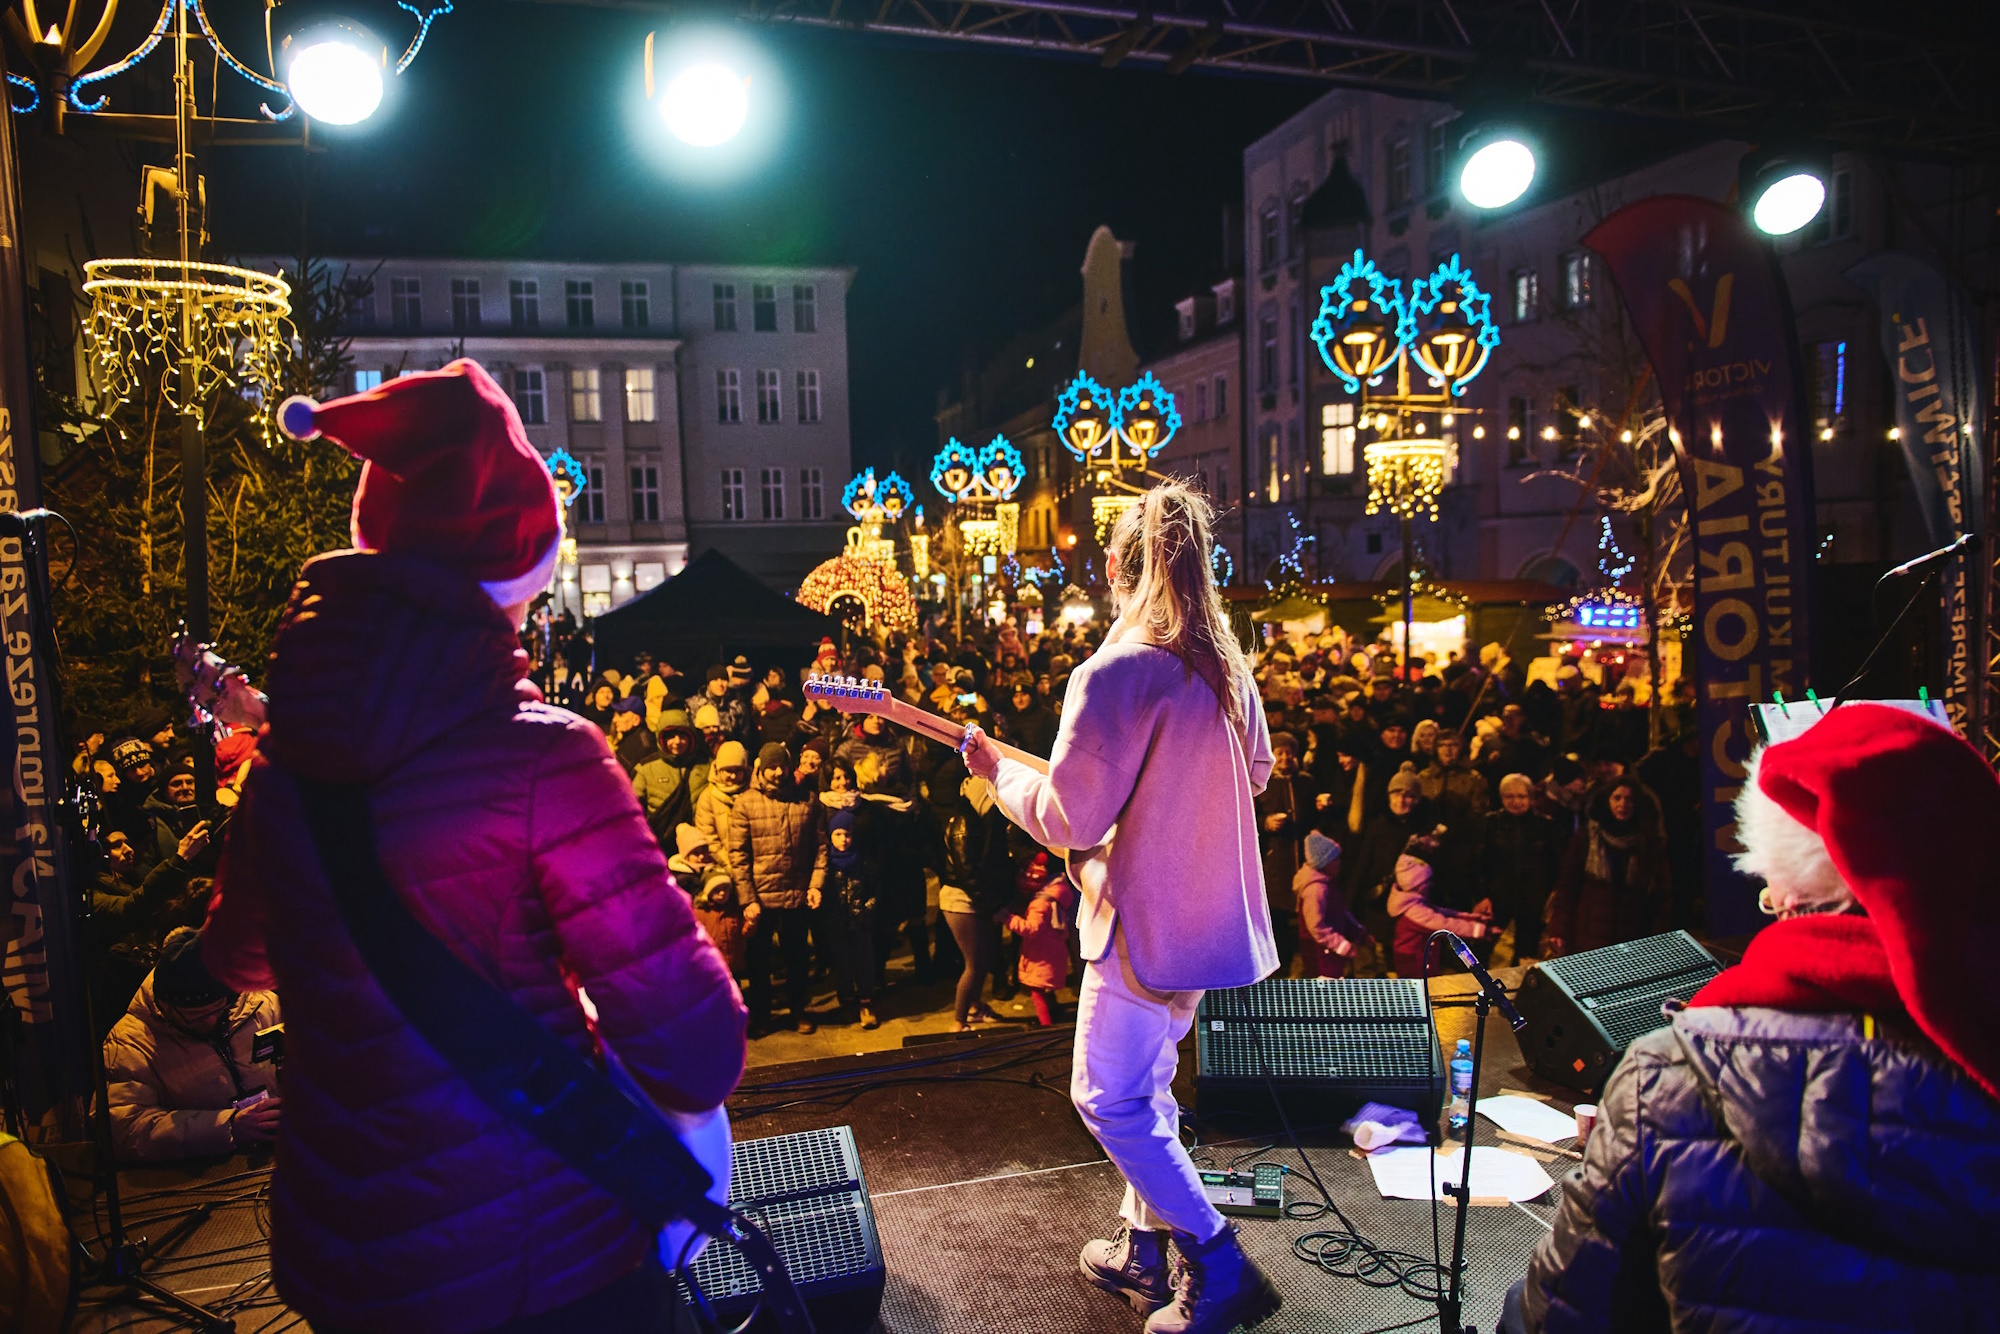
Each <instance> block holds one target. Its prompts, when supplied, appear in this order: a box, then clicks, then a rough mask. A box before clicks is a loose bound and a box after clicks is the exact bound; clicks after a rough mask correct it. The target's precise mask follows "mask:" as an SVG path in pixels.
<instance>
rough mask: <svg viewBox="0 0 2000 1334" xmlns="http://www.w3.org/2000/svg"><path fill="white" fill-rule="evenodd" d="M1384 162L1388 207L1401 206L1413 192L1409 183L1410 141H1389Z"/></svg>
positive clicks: (1408, 199) (1406, 202) (1408, 200)
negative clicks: (1387, 177) (1386, 172)
mask: <svg viewBox="0 0 2000 1334" xmlns="http://www.w3.org/2000/svg"><path fill="white" fill-rule="evenodd" d="M1384 163H1385V165H1386V167H1387V169H1388V173H1389V207H1390V208H1402V207H1403V206H1404V205H1406V204H1408V203H1409V202H1410V196H1411V194H1412V193H1413V191H1412V189H1411V185H1410V141H1409V140H1408V139H1395V140H1392V141H1390V144H1389V151H1388V153H1387V154H1386V155H1385V157H1384Z"/></svg>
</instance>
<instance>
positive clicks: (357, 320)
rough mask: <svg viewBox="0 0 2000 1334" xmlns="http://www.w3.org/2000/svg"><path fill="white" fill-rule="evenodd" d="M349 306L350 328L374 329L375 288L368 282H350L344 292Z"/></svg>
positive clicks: (347, 306) (348, 324) (343, 295)
mask: <svg viewBox="0 0 2000 1334" xmlns="http://www.w3.org/2000/svg"><path fill="white" fill-rule="evenodd" d="M342 297H343V298H344V300H345V302H346V308H347V327H348V328H349V329H372V328H374V327H375V289H374V287H373V286H371V285H370V284H368V283H350V284H347V285H346V290H345V291H344V292H343V293H342Z"/></svg>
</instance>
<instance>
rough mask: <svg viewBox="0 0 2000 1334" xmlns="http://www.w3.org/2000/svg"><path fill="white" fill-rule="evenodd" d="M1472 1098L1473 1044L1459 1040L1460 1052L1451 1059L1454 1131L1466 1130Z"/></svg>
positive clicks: (1452, 1125) (1456, 1052)
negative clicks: (1467, 1115)
mask: <svg viewBox="0 0 2000 1334" xmlns="http://www.w3.org/2000/svg"><path fill="white" fill-rule="evenodd" d="M1471 1097H1472V1044H1471V1043H1470V1042H1467V1041H1466V1040H1465V1039H1464V1038H1460V1039H1459V1040H1458V1050H1457V1051H1455V1052H1453V1053H1452V1057H1451V1128H1452V1130H1453V1131H1460V1130H1463V1129H1465V1120H1466V1114H1467V1113H1468V1112H1469V1111H1471V1102H1470V1099H1471Z"/></svg>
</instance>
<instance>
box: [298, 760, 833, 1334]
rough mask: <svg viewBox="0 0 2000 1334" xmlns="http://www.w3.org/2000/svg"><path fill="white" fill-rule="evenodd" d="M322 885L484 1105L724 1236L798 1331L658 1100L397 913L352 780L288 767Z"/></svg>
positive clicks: (641, 1199) (587, 1167) (654, 1214)
mask: <svg viewBox="0 0 2000 1334" xmlns="http://www.w3.org/2000/svg"><path fill="white" fill-rule="evenodd" d="M291 779H292V783H293V785H294V786H295V787H296V788H297V789H298V793H299V804H300V808H301V810H302V811H303V812H304V814H305V821H306V827H307V828H308V829H309V830H311V831H312V839H313V846H314V847H315V848H316V849H317V850H318V852H319V857H320V862H321V864H322V865H323V866H324V867H325V868H326V876H327V884H328V885H329V886H330V887H331V889H332V890H333V897H334V902H335V903H337V904H338V905H339V907H340V915H341V920H342V921H343V922H344V923H345V924H346V926H347V934H348V936H349V937H350V938H351V939H352V940H353V942H354V948H355V950H356V951H357V952H358V953H359V954H360V955H361V959H362V962H363V963H365V964H367V965H368V971H369V972H370V973H372V974H373V975H374V977H375V981H376V983H377V984H378V985H379V986H380V987H381V988H382V992H383V994H384V995H386V996H387V997H388V998H389V1002H390V1004H392V1005H394V1006H395V1007H396V1009H397V1010H398V1011H400V1012H401V1013H402V1015H403V1017H404V1018H405V1019H407V1020H408V1021H409V1023H410V1026H411V1027H412V1028H414V1029H416V1030H417V1033H418V1035H419V1036H420V1037H422V1038H423V1040H424V1041H425V1042H427V1043H429V1044H430V1045H431V1047H432V1048H433V1049H434V1050H435V1051H436V1052H437V1053H438V1055H440V1056H442V1057H444V1059H445V1061H446V1062H447V1063H448V1064H449V1065H450V1066H451V1068H452V1069H453V1070H454V1071H456V1072H457V1073H458V1075H459V1077H460V1078H461V1079H463V1080H465V1082H466V1083H468V1084H470V1085H471V1086H472V1088H473V1091H474V1092H476V1093H477V1094H478V1095H479V1097H480V1098H481V1100H483V1101H484V1102H485V1103H486V1104H487V1106H489V1107H491V1108H493V1109H494V1110H495V1111H497V1112H499V1113H501V1114H502V1115H504V1116H506V1117H507V1118H508V1119H509V1120H510V1121H512V1122H513V1123H514V1124H515V1125H517V1126H519V1127H521V1128H522V1129H523V1130H525V1131H527V1132H528V1133H529V1134H531V1135H533V1136H534V1137H535V1138H536V1139H537V1140H539V1141H541V1143H542V1144H543V1145H544V1146H545V1147H546V1148H548V1149H549V1150H551V1151H552V1152H554V1153H555V1154H556V1156H557V1157H559V1158H561V1159H562V1160H563V1161H564V1162H565V1163H567V1164H568V1165H569V1166H570V1167H571V1168H572V1169H574V1170H575V1171H576V1172H577V1173H578V1174H579V1175H581V1176H583V1177H584V1178H585V1179H587V1180H588V1181H590V1182H591V1183H592V1184H593V1185H595V1186H597V1187H598V1188H599V1189H601V1190H603V1191H605V1192H606V1193H607V1194H609V1195H611V1196H613V1197H614V1198H616V1199H617V1200H618V1202H619V1203H620V1204H622V1205H624V1206H625V1208H626V1209H627V1210H628V1211H629V1212H630V1213H631V1214H632V1216H633V1217H634V1218H636V1219H637V1220H638V1221H639V1222H640V1223H641V1224H642V1225H643V1226H644V1227H645V1228H646V1229H647V1230H648V1231H649V1232H654V1233H657V1232H658V1231H659V1230H660V1229H661V1228H662V1227H664V1226H666V1225H667V1224H668V1223H670V1222H674V1221H676V1220H682V1219H684V1220H686V1221H687V1222H689V1223H691V1224H693V1225H694V1226H695V1227H696V1228H698V1229H700V1230H701V1231H702V1232H704V1233H706V1234H707V1235H709V1236H711V1237H714V1238H716V1239H718V1240H722V1241H727V1242H729V1243H730V1244H732V1245H734V1246H735V1247H736V1248H737V1250H738V1251H740V1252H741V1253H742V1255H743V1258H744V1259H745V1260H746V1261H748V1262H749V1264H750V1267H751V1269H752V1270H754V1271H755V1272H756V1274H757V1276H758V1278H759V1279H760V1280H761V1281H762V1284H763V1301H764V1303H765V1304H766V1307H767V1309H768V1310H769V1311H770V1313H771V1314H772V1315H773V1316H774V1317H775V1318H776V1319H777V1322H778V1324H779V1326H780V1328H782V1329H784V1330H785V1331H787V1332H788V1334H812V1320H811V1318H810V1317H809V1316H808V1315H807V1314H806V1309H805V1305H804V1303H803V1302H802V1301H801V1300H800V1298H799V1294H798V1291H797V1289H796V1288H794V1287H793V1285H792V1280H791V1276H790V1275H789V1274H788V1273H787V1272H786V1271H785V1265H784V1261H783V1260H782V1259H780V1258H779V1256H778V1253H777V1250H776V1249H775V1248H774V1247H773V1246H772V1245H771V1243H770V1242H769V1240H767V1239H766V1238H765V1236H764V1234H763V1233H762V1232H760V1231H759V1230H758V1229H757V1227H756V1226H755V1225H754V1224H753V1223H751V1222H750V1220H749V1219H747V1218H745V1217H744V1216H743V1215H742V1214H740V1213H737V1212H735V1211H734V1210H731V1209H729V1208H728V1207H727V1206H725V1205H720V1204H717V1203H715V1202H714V1201H713V1200H710V1199H709V1198H708V1197H707V1194H706V1192H707V1191H708V1189H709V1187H710V1186H711V1185H713V1184H714V1183H713V1179H712V1178H711V1177H710V1176H709V1174H708V1172H707V1171H706V1170H705V1169H704V1168H703V1167H702V1166H701V1164H700V1163H699V1162H697V1161H696V1160H695V1157H694V1155H693V1154H691V1153H690V1152H688V1150H687V1148H686V1147H685V1146H684V1145H683V1144H682V1143H681V1141H680V1136H679V1135H678V1134H677V1133H676V1131H675V1129H674V1127H673V1125H672V1123H671V1122H669V1121H668V1120H667V1119H666V1118H665V1117H664V1116H662V1115H661V1114H660V1112H659V1111H658V1109H656V1108H654V1107H653V1106H652V1105H651V1104H650V1103H647V1102H645V1101H644V1100H643V1099H642V1098H637V1097H634V1096H632V1095H631V1094H628V1093H627V1092H626V1091H625V1090H623V1089H621V1088H620V1087H619V1086H618V1085H617V1084H616V1083H614V1082H613V1081H612V1080H611V1079H610V1078H609V1077H608V1076H606V1075H605V1073H604V1072H603V1071H601V1070H599V1069H598V1068H597V1067H596V1066H595V1065H594V1064H593V1063H592V1062H591V1061H590V1060H589V1059H588V1058H586V1057H585V1056H583V1055H582V1054H581V1053H579V1052H578V1051H577V1050H576V1049H575V1048H573V1047H571V1046H570V1045H569V1044H568V1043H567V1042H564V1041H563V1040H562V1039H561V1038H559V1037H557V1036H556V1035H555V1034H554V1033H551V1032H550V1031H549V1030H548V1029H546V1028H544V1027H543V1026H542V1025H541V1023H540V1022H539V1021H537V1020H536V1019H535V1017H534V1016H533V1015H531V1014H529V1013H528V1012H527V1011H526V1010H523V1009H522V1008H521V1007H520V1006H518V1005H516V1004H515V1003H514V1000H513V998H512V997H510V996H508V995H507V994H506V993H505V992H503V991H501V990H500V989H499V988H498V987H496V986H494V985H493V984H492V983H491V982H488V981H487V980H486V979H485V978H484V977H482V976H480V975H479V973H478V972H476V971H475V970H474V969H473V968H472V967H471V966H470V965H468V964H466V963H465V962H464V961H462V960H461V959H460V958H459V957H458V956H457V955H455V954H453V953H452V952H451V950H450V949H449V948H447V947H446V945H445V943H444V942H443V941H441V940H439V939H438V938H437V937H436V936H434V935H432V934H431V933H430V931H429V929H428V928H426V927H425V926H424V924H423V923H421V922H419V921H418V920H417V919H416V918H415V917H414V916H412V915H411V914H410V911H409V909H408V908H406V907H404V906H403V902H402V900H401V899H400V898H398V897H397V896H396V891H395V889H394V888H393V887H391V885H390V884H389V879H388V876H387V875H386V874H385V873H384V872H383V870H382V864H381V861H380V859H379V858H378V857H377V856H376V850H375V829H374V821H373V817H372V816H371V814H370V813H369V809H368V791H367V789H366V788H365V787H361V786H358V785H353V784H343V783H325V782H320V781H317V780H314V779H308V778H302V777H300V776H299V775H297V774H292V775H291Z"/></svg>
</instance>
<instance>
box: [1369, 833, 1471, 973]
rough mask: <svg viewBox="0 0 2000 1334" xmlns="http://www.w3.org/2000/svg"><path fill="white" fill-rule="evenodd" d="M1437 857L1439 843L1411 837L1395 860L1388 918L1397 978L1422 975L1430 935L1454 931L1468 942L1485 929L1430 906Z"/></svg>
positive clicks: (1424, 836)
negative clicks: (1392, 927) (1393, 930)
mask: <svg viewBox="0 0 2000 1334" xmlns="http://www.w3.org/2000/svg"><path fill="white" fill-rule="evenodd" d="M1437 854H1438V842H1437V840H1436V839H1435V838H1433V837H1431V836H1430V835H1429V834H1416V835H1413V836H1412V837H1411V839H1410V841H1409V843H1408V844H1406V845H1405V846H1404V848H1403V855H1402V856H1400V857H1398V858H1397V859H1396V879H1395V881H1394V883H1392V884H1391V885H1390V886H1389V916H1390V917H1392V918H1394V919H1395V922H1396V945H1395V954H1396V975H1397V976H1398V977H1422V976H1423V975H1424V947H1425V946H1426V945H1428V944H1429V943H1430V938H1431V932H1433V931H1453V932H1456V933H1457V934H1459V935H1461V936H1463V937H1464V938H1465V939H1467V940H1478V939H1480V938H1481V937H1483V936H1484V935H1485V934H1486V932H1487V929H1488V919H1487V918H1484V917H1475V916H1473V915H1471V914H1469V913H1456V912H1453V911H1451V910H1450V909H1449V908H1441V907H1439V906H1438V905H1437V904H1435V903H1433V902H1431V898H1430V888H1431V864H1432V862H1433V861H1435V860H1436V858H1437Z"/></svg>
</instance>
